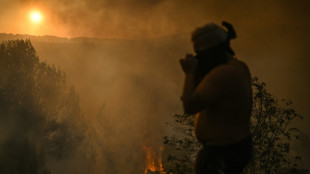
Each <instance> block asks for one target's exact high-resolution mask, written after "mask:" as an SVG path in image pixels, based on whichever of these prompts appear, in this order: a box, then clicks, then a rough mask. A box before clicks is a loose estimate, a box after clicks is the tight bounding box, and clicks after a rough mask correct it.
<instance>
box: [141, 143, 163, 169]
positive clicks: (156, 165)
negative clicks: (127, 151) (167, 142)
mask: <svg viewBox="0 0 310 174" xmlns="http://www.w3.org/2000/svg"><path fill="white" fill-rule="evenodd" d="M143 148H144V150H145V153H146V161H145V163H146V164H145V170H144V174H149V173H154V174H166V172H164V168H163V164H162V159H161V152H162V150H163V148H162V147H161V148H160V153H159V154H156V152H155V151H154V150H153V148H152V147H150V146H143Z"/></svg>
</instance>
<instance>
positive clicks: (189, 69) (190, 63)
mask: <svg viewBox="0 0 310 174" xmlns="http://www.w3.org/2000/svg"><path fill="white" fill-rule="evenodd" d="M180 64H181V67H182V69H183V71H184V72H185V73H196V70H197V65H198V62H197V59H196V58H195V57H194V56H193V55H192V54H187V55H186V57H185V58H184V59H181V60H180Z"/></svg>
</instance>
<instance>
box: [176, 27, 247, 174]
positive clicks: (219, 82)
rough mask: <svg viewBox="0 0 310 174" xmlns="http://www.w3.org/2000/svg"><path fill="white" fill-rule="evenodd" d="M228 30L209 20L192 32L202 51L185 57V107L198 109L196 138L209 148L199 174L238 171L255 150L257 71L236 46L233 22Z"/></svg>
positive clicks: (192, 110) (204, 149)
mask: <svg viewBox="0 0 310 174" xmlns="http://www.w3.org/2000/svg"><path fill="white" fill-rule="evenodd" d="M222 24H223V26H225V27H226V29H224V28H222V27H220V26H218V25H216V24H214V23H210V24H206V25H205V26H203V27H200V28H197V29H196V30H195V31H194V32H193V33H192V42H193V47H194V51H195V53H196V55H195V56H194V55H193V54H187V55H186V57H185V58H184V59H181V60H180V64H181V67H182V69H183V71H184V73H185V82H184V88H183V94H182V97H181V100H182V103H183V108H184V111H185V113H187V114H196V121H195V133H196V138H197V140H198V141H199V142H201V143H202V145H203V147H202V149H201V150H200V151H199V153H198V155H197V159H196V165H195V170H196V174H236V173H240V172H241V171H242V170H243V168H244V167H245V166H246V164H247V163H248V162H249V160H250V158H251V153H252V137H251V132H250V115H251V112H252V88H251V75H250V71H249V68H248V67H247V65H246V64H245V63H244V62H242V61H240V60H237V59H236V58H235V57H234V55H235V53H234V51H233V50H232V49H231V47H230V40H231V39H233V38H235V37H236V33H235V31H234V29H233V27H232V25H231V24H229V23H227V22H223V23H222Z"/></svg>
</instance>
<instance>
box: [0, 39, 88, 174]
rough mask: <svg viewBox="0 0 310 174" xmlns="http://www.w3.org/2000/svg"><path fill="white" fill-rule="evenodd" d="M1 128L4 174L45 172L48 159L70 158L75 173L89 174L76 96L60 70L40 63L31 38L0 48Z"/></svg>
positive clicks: (83, 125) (0, 156)
mask: <svg viewBox="0 0 310 174" xmlns="http://www.w3.org/2000/svg"><path fill="white" fill-rule="evenodd" d="M0 128H1V130H0V131H1V136H0V171H1V173H3V174H8V173H10V174H17V173H18V174H28V173H29V174H48V173H51V170H50V169H49V166H48V162H49V161H61V160H64V159H68V158H70V157H71V156H74V157H75V159H79V163H77V164H80V165H79V168H78V169H76V171H77V173H87V172H88V171H90V168H91V165H90V164H89V163H88V162H91V161H92V160H91V159H90V158H88V154H85V153H84V151H82V150H80V149H81V148H83V146H85V145H87V144H88V142H87V141H86V139H85V137H86V136H87V134H86V132H87V131H86V130H87V126H86V123H85V120H83V116H82V113H81V110H80V107H79V97H78V94H77V93H76V92H75V90H74V88H73V87H69V86H68V85H67V83H66V75H65V73H64V72H63V71H61V70H60V69H56V68H55V66H50V65H48V64H47V63H45V62H40V61H39V57H38V56H37V54H36V52H35V49H34V47H33V46H32V44H31V42H30V40H26V41H24V40H14V41H5V42H3V43H1V44H0ZM86 161H87V162H86ZM83 164H87V166H84V168H82V167H81V166H83Z"/></svg>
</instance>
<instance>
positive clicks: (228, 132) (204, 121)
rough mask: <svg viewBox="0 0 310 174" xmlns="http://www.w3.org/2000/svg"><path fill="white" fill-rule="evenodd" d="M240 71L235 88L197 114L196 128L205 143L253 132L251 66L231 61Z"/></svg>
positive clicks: (230, 140) (235, 138)
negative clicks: (251, 123) (249, 67)
mask: <svg viewBox="0 0 310 174" xmlns="http://www.w3.org/2000/svg"><path fill="white" fill-rule="evenodd" d="M228 65H229V66H233V68H234V71H236V73H237V74H238V79H237V80H236V82H235V83H234V84H233V85H232V86H227V88H231V90H230V91H231V92H230V93H229V94H228V95H227V96H225V97H224V98H223V99H221V100H219V101H218V102H217V103H216V104H215V105H214V106H213V107H210V108H206V109H204V110H203V111H201V112H199V113H198V114H197V115H196V124H195V132H196V137H197V139H198V140H199V141H200V142H202V143H209V144H214V145H225V144H231V143H236V142H238V141H240V140H242V139H243V138H245V137H247V136H248V135H249V134H250V123H249V122H250V115H251V109H252V89H251V75H250V73H249V70H248V68H247V66H246V65H245V64H244V63H242V62H240V61H237V60H232V61H230V62H229V63H228Z"/></svg>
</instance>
